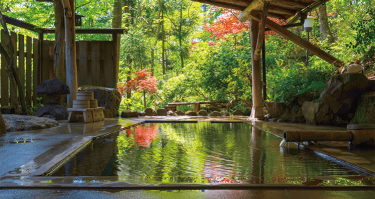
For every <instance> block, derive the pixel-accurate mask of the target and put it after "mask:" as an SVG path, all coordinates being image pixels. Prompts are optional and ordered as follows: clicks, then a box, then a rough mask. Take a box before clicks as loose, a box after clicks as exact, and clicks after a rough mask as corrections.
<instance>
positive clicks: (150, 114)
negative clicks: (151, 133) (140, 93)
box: [145, 107, 155, 116]
mask: <svg viewBox="0 0 375 199" xmlns="http://www.w3.org/2000/svg"><path fill="white" fill-rule="evenodd" d="M154 112H155V110H154V109H153V108H150V107H148V108H146V110H145V113H146V115H147V116H154Z"/></svg>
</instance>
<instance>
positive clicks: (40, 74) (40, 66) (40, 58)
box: [34, 33, 44, 86]
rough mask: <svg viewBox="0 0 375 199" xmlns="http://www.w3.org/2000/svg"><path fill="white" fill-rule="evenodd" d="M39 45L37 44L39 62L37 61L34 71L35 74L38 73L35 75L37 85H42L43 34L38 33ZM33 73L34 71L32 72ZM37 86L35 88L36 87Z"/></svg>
mask: <svg viewBox="0 0 375 199" xmlns="http://www.w3.org/2000/svg"><path fill="white" fill-rule="evenodd" d="M38 36H39V44H38V53H39V60H38V68H37V70H36V72H37V73H38V74H37V78H38V79H37V83H38V85H39V84H40V83H42V58H43V56H42V54H43V53H42V52H43V39H44V34H43V33H39V35H38ZM34 70H35V69H34ZM34 72H35V71H34ZM34 77H35V76H34ZM38 85H37V86H38Z"/></svg>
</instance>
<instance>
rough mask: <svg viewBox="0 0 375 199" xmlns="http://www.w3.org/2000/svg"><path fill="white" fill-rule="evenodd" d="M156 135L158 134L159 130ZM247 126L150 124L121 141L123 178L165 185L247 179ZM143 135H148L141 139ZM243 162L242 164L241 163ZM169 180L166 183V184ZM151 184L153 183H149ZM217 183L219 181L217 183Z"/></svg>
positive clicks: (131, 131) (248, 128)
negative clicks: (148, 178)
mask: <svg viewBox="0 0 375 199" xmlns="http://www.w3.org/2000/svg"><path fill="white" fill-rule="evenodd" d="M158 128H159V131H162V133H161V132H159V135H157V134H156V133H155V132H156V131H157V130H158ZM243 131H248V132H251V127H250V126H248V125H234V127H232V128H231V127H230V126H229V125H225V124H224V125H215V124H210V123H198V124H193V125H192V124H187V125H186V124H159V126H157V125H156V124H147V125H145V126H143V127H142V128H138V129H137V128H135V129H134V128H133V129H129V130H128V131H127V132H126V134H122V135H120V136H119V138H118V143H119V155H118V162H119V165H120V167H121V168H120V171H121V172H120V176H121V177H122V178H123V179H124V180H125V179H130V178H133V177H134V176H147V177H150V178H153V180H156V181H162V182H171V181H175V182H176V181H177V182H182V181H183V182H202V181H204V182H207V180H209V181H211V180H212V179H213V178H215V179H223V181H228V182H234V181H231V180H230V179H231V178H234V177H238V176H241V175H246V173H248V172H249V171H248V167H247V166H246V165H248V164H249V162H248V160H244V159H248V158H243V157H249V152H248V150H244V149H243V148H244V147H245V148H246V145H247V144H248V142H249V138H250V136H251V135H250V133H244V132H243ZM142 132H143V133H144V134H145V135H142ZM241 161H242V162H241ZM166 179H167V180H166ZM150 180H151V179H150ZM216 181H218V180H216Z"/></svg>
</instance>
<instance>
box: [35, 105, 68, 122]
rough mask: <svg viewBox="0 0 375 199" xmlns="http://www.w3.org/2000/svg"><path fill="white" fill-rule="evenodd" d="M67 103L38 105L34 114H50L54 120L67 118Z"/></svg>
mask: <svg viewBox="0 0 375 199" xmlns="http://www.w3.org/2000/svg"><path fill="white" fill-rule="evenodd" d="M67 106H68V105H67V104H47V105H45V106H43V107H40V108H39V109H38V110H37V111H36V113H35V116H37V117H44V116H45V115H50V116H52V117H53V118H54V119H55V120H66V119H68V111H67Z"/></svg>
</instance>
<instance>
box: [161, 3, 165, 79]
mask: <svg viewBox="0 0 375 199" xmlns="http://www.w3.org/2000/svg"><path fill="white" fill-rule="evenodd" d="M161 20H162V22H161V23H162V24H161V32H162V33H161V34H162V35H161V36H162V56H161V57H162V67H163V75H165V49H164V39H165V38H164V37H165V33H164V11H163V10H162V11H161Z"/></svg>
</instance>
